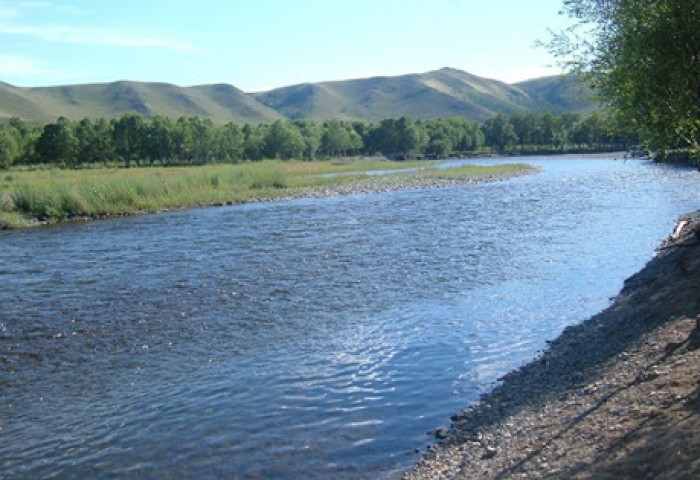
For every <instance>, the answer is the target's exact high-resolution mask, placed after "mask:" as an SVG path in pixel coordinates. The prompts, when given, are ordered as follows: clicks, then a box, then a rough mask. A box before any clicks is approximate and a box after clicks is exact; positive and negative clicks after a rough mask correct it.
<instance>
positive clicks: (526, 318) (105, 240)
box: [0, 158, 700, 479]
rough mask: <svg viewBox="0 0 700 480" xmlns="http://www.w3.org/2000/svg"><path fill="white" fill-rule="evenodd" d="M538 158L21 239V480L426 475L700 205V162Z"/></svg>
mask: <svg viewBox="0 0 700 480" xmlns="http://www.w3.org/2000/svg"><path fill="white" fill-rule="evenodd" d="M502 161H505V160H497V159H495V160H488V161H480V162H479V163H498V162H502ZM525 161H527V162H528V163H533V164H536V165H538V166H540V167H542V169H543V171H542V172H541V173H539V174H537V175H532V176H527V177H521V178H516V179H512V180H508V181H504V182H499V183H492V184H483V185H476V186H468V187H464V188H448V189H437V190H417V191H402V192H389V193H382V194H376V195H348V196H341V197H334V198H325V199H301V200H294V201H283V202H273V203H256V204H248V205H242V206H232V207H221V208H214V209H198V210H189V211H183V212H177V213H168V214H160V215H149V216H141V217H134V218H127V219H120V220H112V221H100V222H94V223H85V224H72V225H63V226H58V227H50V228H40V229H32V230H25V231H9V232H0V389H1V390H0V477H7V478H15V477H28V478H41V477H60V478H88V477H89V478H114V477H118V478H195V477H196V478H198V479H202V478H382V477H388V476H391V475H393V474H395V473H396V472H399V471H401V470H402V469H406V468H409V467H410V466H411V464H412V463H413V462H415V461H416V460H417V458H418V453H417V450H419V449H420V450H421V451H424V450H425V447H426V445H427V444H428V443H429V442H430V440H431V437H430V436H428V435H427V432H428V431H429V430H431V429H434V428H435V427H436V426H438V425H449V417H450V415H451V414H452V413H455V412H457V411H459V410H461V409H462V408H464V407H466V406H467V405H469V404H471V403H474V402H476V401H478V398H479V395H480V394H481V393H484V392H486V391H488V390H489V389H490V388H492V387H493V386H494V384H495V382H496V381H497V378H498V377H500V376H501V375H503V374H504V373H506V372H507V371H508V370H510V369H512V368H514V367H516V366H518V365H520V364H522V363H523V362H526V361H528V360H530V359H532V358H533V357H534V356H536V355H537V353H538V350H540V349H542V348H544V346H545V340H547V339H551V338H554V337H555V336H556V335H557V334H558V333H559V332H560V331H561V330H562V329H563V328H564V327H566V326H567V325H570V324H574V323H577V322H580V321H582V320H584V319H585V318H587V317H588V316H590V315H592V314H594V313H596V312H598V311H599V310H601V309H602V308H604V307H605V306H607V305H608V304H609V298H610V297H611V296H613V295H615V294H616V293H617V292H618V291H619V289H620V288H621V286H622V282H623V280H624V279H625V278H626V277H628V276H629V275H630V274H632V273H634V272H635V271H637V270H638V269H640V268H641V267H642V266H643V265H644V263H645V262H646V261H647V260H648V259H649V258H650V257H651V256H652V254H653V251H654V248H655V247H656V246H657V245H658V243H659V241H660V240H661V239H662V238H663V237H664V236H666V235H667V234H668V233H669V232H670V231H671V229H672V227H673V225H674V220H675V218H676V217H677V216H678V215H680V214H682V213H685V212H687V211H690V210H694V209H697V208H699V207H700V173H698V172H697V171H696V170H693V169H687V168H679V167H671V166H660V165H654V164H651V163H649V162H646V161H641V160H634V161H626V162H623V161H622V160H614V159H612V158H608V159H589V160H572V159H556V158H533V159H526V160H525Z"/></svg>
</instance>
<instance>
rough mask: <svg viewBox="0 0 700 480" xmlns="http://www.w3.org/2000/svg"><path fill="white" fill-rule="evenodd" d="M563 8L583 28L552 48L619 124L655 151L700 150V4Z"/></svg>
mask: <svg viewBox="0 0 700 480" xmlns="http://www.w3.org/2000/svg"><path fill="white" fill-rule="evenodd" d="M564 11H565V12H566V13H567V14H568V15H569V16H571V17H573V18H575V19H576V20H577V21H578V28H577V29H574V31H573V33H571V32H565V33H563V34H560V35H558V36H556V37H555V38H554V40H553V41H552V42H551V43H550V48H551V49H552V50H553V51H555V52H556V53H558V54H559V55H560V56H561V57H562V58H565V59H567V62H568V65H569V66H570V67H572V68H573V69H575V70H578V71H580V72H584V73H586V74H588V75H589V76H590V78H591V80H592V83H593V86H594V87H595V89H596V90H597V91H598V92H599V94H600V96H601V98H602V99H603V100H604V101H605V102H606V103H607V104H608V105H609V106H610V108H611V109H612V110H613V112H614V113H615V114H616V115H617V116H618V119H619V121H620V122H623V123H624V124H625V125H626V126H627V128H629V129H633V130H634V131H635V132H637V133H638V134H639V135H641V136H642V138H643V139H644V140H645V142H646V143H647V144H648V145H649V146H651V147H652V148H658V149H662V148H678V147H684V148H689V149H691V150H692V151H694V152H700V55H699V54H698V52H700V28H698V25H700V0H636V1H615V2H611V1H605V0H565V1H564ZM581 31H583V32H584V35H583V36H582V37H576V36H575V34H576V33H577V32H581ZM580 38H583V40H580Z"/></svg>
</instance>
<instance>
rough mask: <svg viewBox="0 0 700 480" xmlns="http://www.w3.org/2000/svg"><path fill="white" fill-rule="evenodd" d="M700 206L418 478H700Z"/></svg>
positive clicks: (429, 456)
mask: <svg viewBox="0 0 700 480" xmlns="http://www.w3.org/2000/svg"><path fill="white" fill-rule="evenodd" d="M698 285H700V211H698V212H694V213H692V214H688V215H685V216H683V217H681V219H679V223H678V226H677V227H676V230H675V231H674V234H673V235H671V237H669V239H667V240H666V241H665V242H664V243H663V244H662V245H661V246H660V247H659V249H658V254H657V255H656V256H655V257H654V258H652V260H650V261H649V262H648V264H647V265H646V266H645V267H644V268H643V269H642V270H641V271H639V272H638V273H636V274H635V275H633V276H632V277H630V278H629V279H627V280H626V281H625V285H624V287H623V289H622V290H621V292H620V294H619V295H618V296H617V297H616V298H615V301H614V303H613V304H612V305H611V306H610V307H608V308H606V309H605V310H603V311H602V312H600V313H599V314H597V315H595V316H593V317H591V318H590V319H588V320H586V321H584V322H582V323H581V324H578V325H574V326H570V327H567V328H566V329H565V330H564V331H563V332H562V334H561V335H560V336H559V337H558V338H557V339H556V340H554V341H551V342H548V343H549V347H548V348H547V350H546V351H545V352H544V353H543V354H542V356H540V357H539V358H536V359H534V360H532V361H531V362H530V363H528V364H526V365H524V366H522V367H520V368H518V369H516V370H513V371H511V372H510V373H508V374H507V375H505V376H504V377H502V378H501V383H500V384H499V385H498V386H497V387H496V388H494V390H493V391H492V392H491V393H489V394H486V395H483V396H482V398H481V401H480V402H479V403H478V404H477V405H475V406H473V407H471V408H469V409H467V410H465V411H464V412H460V413H458V414H455V415H453V416H452V421H453V424H452V426H451V427H450V428H449V429H448V428H444V427H442V428H438V429H437V430H436V437H437V438H438V442H437V443H435V444H433V445H431V446H430V447H429V448H428V451H427V452H426V453H425V454H424V456H423V457H422V458H421V459H420V460H419V461H418V463H417V465H416V466H415V467H414V468H413V470H410V471H408V472H405V473H404V474H403V477H402V478H403V479H405V480H416V479H453V478H469V479H472V478H474V479H476V478H481V479H509V478H533V479H534V478H556V479H568V478H610V479H613V478H655V479H656V478H697V477H698V476H700V387H698V367H700V328H696V325H700V294H699V293H698V292H699V290H698Z"/></svg>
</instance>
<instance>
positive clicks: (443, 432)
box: [435, 427, 450, 440]
mask: <svg viewBox="0 0 700 480" xmlns="http://www.w3.org/2000/svg"><path fill="white" fill-rule="evenodd" d="M449 435H450V429H449V428H447V427H438V428H436V429H435V438H437V439H438V440H444V439H445V438H447V437H448V436H449Z"/></svg>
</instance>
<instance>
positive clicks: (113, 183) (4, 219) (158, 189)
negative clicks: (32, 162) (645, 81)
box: [0, 161, 525, 228]
mask: <svg viewBox="0 0 700 480" xmlns="http://www.w3.org/2000/svg"><path fill="white" fill-rule="evenodd" d="M435 166H436V164H435V162H387V161H368V162H359V163H354V164H345V165H334V164H332V163H331V162H300V161H292V162H282V161H263V162H252V163H244V164H239V165H208V166H203V167H173V168H164V167H154V168H133V169H118V168H103V169H88V170H59V169H36V170H27V169H24V170H22V169H14V170H9V171H5V172H0V226H1V225H5V226H7V227H10V228H19V227H25V226H29V225H32V224H39V223H46V222H48V223H55V222H60V221H66V220H71V219H76V218H98V217H105V216H107V217H108V216H114V215H120V214H136V213H143V212H157V211H163V210H169V209H177V208H184V207H191V206H199V205H215V204H225V203H242V202H249V201H255V200H259V199H263V198H265V199H274V198H279V197H284V196H290V195H293V194H294V193H295V192H298V191H299V189H301V188H305V187H327V188H333V187H338V186H347V185H353V184H357V183H359V182H361V181H363V180H365V179H367V178H368V177H369V176H368V175H367V174H366V173H365V172H367V171H370V170H397V169H398V173H396V174H388V175H385V176H383V177H382V178H383V183H391V182H392V181H397V182H398V181H400V180H405V179H406V178H418V179H421V178H457V177H469V178H473V177H479V176H482V175H502V174H507V173H509V172H513V171H515V170H520V169H522V168H525V166H522V165H521V166H518V165H510V166H508V165H499V166H494V167H476V166H463V167H456V168H450V169H437V168H435ZM416 167H421V168H422V169H421V170H418V171H416V172H412V173H406V172H401V171H400V169H405V168H416ZM334 173H341V174H342V175H338V176H328V174H334ZM375 178H376V177H375Z"/></svg>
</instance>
